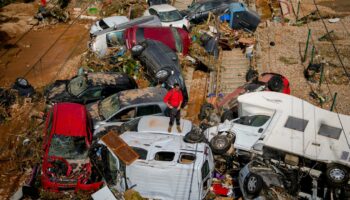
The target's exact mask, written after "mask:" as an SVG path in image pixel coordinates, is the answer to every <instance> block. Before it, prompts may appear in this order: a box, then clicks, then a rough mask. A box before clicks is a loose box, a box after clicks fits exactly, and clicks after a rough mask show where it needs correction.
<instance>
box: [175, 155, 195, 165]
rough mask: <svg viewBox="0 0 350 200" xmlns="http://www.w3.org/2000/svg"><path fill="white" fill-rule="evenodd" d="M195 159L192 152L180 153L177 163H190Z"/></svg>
mask: <svg viewBox="0 0 350 200" xmlns="http://www.w3.org/2000/svg"><path fill="white" fill-rule="evenodd" d="M195 160H196V156H195V155H194V154H192V153H180V157H179V161H178V163H181V164H191V163H193V162H194V161H195Z"/></svg>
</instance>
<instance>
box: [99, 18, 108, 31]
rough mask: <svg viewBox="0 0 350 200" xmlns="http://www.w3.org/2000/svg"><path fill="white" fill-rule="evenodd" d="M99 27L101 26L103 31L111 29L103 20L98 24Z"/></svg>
mask: <svg viewBox="0 0 350 200" xmlns="http://www.w3.org/2000/svg"><path fill="white" fill-rule="evenodd" d="M98 25H100V27H101V28H102V29H107V28H109V26H108V25H107V23H106V22H105V21H103V19H101V20H100V21H99V22H98Z"/></svg>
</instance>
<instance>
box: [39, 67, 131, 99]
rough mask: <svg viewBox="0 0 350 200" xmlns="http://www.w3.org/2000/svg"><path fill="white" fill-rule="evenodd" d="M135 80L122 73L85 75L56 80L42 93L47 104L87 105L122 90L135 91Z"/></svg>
mask: <svg viewBox="0 0 350 200" xmlns="http://www.w3.org/2000/svg"><path fill="white" fill-rule="evenodd" d="M135 88H137V84H136V82H135V80H134V79H133V78H132V77H130V76H128V75H127V74H123V73H103V72H98V73H87V74H84V75H78V76H75V77H73V78H72V79H71V80H57V81H56V82H54V83H53V84H52V85H50V86H49V87H48V88H47V89H46V90H45V92H44V94H45V98H46V101H47V103H57V102H74V103H81V104H87V103H91V102H94V101H97V100H100V99H104V98H106V97H108V96H110V95H112V94H115V93H117V92H120V91H123V90H129V89H135Z"/></svg>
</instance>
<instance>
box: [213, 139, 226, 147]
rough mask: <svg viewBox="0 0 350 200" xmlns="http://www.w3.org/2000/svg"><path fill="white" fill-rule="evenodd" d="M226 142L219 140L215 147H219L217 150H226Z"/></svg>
mask: <svg viewBox="0 0 350 200" xmlns="http://www.w3.org/2000/svg"><path fill="white" fill-rule="evenodd" d="M225 143H226V142H225V140H224V139H221V138H220V139H217V140H216V141H215V146H216V147H217V148H220V149H222V148H224V147H225Z"/></svg>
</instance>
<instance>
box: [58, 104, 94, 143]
mask: <svg viewBox="0 0 350 200" xmlns="http://www.w3.org/2000/svg"><path fill="white" fill-rule="evenodd" d="M52 111H53V125H52V127H53V129H52V130H53V133H54V134H57V135H64V136H73V137H85V136H87V135H88V133H87V111H86V108H85V106H84V105H81V104H77V103H57V104H55V105H54V107H53V108H52Z"/></svg>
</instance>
